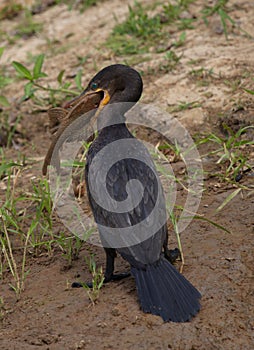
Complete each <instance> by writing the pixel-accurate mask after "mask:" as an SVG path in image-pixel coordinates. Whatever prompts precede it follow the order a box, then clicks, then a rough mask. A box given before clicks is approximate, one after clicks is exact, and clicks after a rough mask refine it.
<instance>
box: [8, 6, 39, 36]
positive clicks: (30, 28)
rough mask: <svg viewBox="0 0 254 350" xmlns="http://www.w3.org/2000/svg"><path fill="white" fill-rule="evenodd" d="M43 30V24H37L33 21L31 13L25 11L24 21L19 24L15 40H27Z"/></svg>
mask: <svg viewBox="0 0 254 350" xmlns="http://www.w3.org/2000/svg"><path fill="white" fill-rule="evenodd" d="M42 28H43V24H42V23H37V22H35V21H34V20H33V16H32V14H31V12H30V11H28V10H25V12H24V20H23V21H22V22H21V23H19V24H18V25H17V26H16V28H15V39H17V38H19V37H22V38H24V39H27V38H29V37H31V36H33V35H34V34H36V33H38V32H40V31H41V30H42Z"/></svg>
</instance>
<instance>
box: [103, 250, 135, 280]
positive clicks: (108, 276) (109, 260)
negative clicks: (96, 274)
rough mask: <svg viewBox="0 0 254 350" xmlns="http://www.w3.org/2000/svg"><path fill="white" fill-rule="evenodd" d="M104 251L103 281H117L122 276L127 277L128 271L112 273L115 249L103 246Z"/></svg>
mask: <svg viewBox="0 0 254 350" xmlns="http://www.w3.org/2000/svg"><path fill="white" fill-rule="evenodd" d="M104 249H105V252H106V271H105V274H104V282H103V283H108V282H110V281H119V280H121V279H123V278H126V277H129V276H130V273H129V272H125V273H118V274H114V267H115V266H114V263H115V257H116V250H115V249H113V248H104Z"/></svg>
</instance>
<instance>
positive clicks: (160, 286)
mask: <svg viewBox="0 0 254 350" xmlns="http://www.w3.org/2000/svg"><path fill="white" fill-rule="evenodd" d="M142 88H143V83H142V79H141V76H140V75H139V73H138V72H137V71H136V70H134V69H132V68H131V67H128V66H125V65H121V64H115V65H111V66H108V67H106V68H104V69H102V70H101V71H100V72H99V73H97V74H96V75H95V76H94V78H93V79H92V80H91V81H90V82H89V84H88V87H87V88H86V90H85V91H84V92H83V93H82V96H88V95H89V94H93V93H96V94H100V95H101V100H100V103H99V106H98V109H97V112H96V114H95V115H96V118H97V128H98V136H97V137H96V138H95V140H94V141H93V143H92V144H91V146H90V148H89V151H88V154H87V164H86V169H85V175H86V186H87V193H88V197H89V202H90V205H91V208H92V212H93V215H94V219H95V221H96V223H97V225H98V229H99V233H100V237H101V241H102V244H103V246H104V249H105V251H106V271H105V282H109V281H111V280H114V279H118V278H122V277H124V275H120V276H119V275H114V259H115V257H116V252H118V253H119V254H120V255H121V256H122V257H123V258H124V259H125V260H127V261H128V262H129V263H130V266H131V273H132V275H133V276H134V278H135V281H136V286H137V292H138V298H139V301H140V304H141V308H142V310H143V311H144V312H147V313H151V314H154V315H159V316H161V317H162V318H163V320H164V321H173V322H185V321H189V320H190V319H191V318H192V316H194V315H196V314H197V312H198V311H199V309H200V303H199V299H200V297H201V295H200V293H199V292H198V290H197V289H196V288H195V287H194V286H193V285H192V284H191V283H190V282H189V281H188V280H187V279H186V278H185V277H184V276H183V275H182V274H180V273H179V272H178V271H177V270H176V268H175V267H174V266H173V265H172V264H171V263H170V262H169V260H171V258H172V254H171V253H172V251H169V250H168V248H167V240H168V239H167V238H168V232H167V226H166V223H165V222H166V221H165V220H164V217H165V216H166V207H165V201H164V197H163V191H162V187H161V183H160V180H159V177H158V176H157V173H156V169H155V166H154V164H153V161H152V159H151V157H150V154H149V152H148V150H147V149H146V148H145V146H144V145H143V144H142V143H141V142H140V141H138V140H137V139H136V138H134V136H133V135H132V134H131V133H130V131H129V130H128V128H127V126H126V124H125V117H124V114H125V112H126V111H127V110H128V109H129V108H131V107H132V106H133V105H134V104H135V103H136V102H137V101H138V100H139V98H140V96H141V93H142ZM117 141H118V142H123V150H120V148H121V147H120V148H118V146H116V147H115V146H114V144H113V142H117ZM128 141H130V143H129V142H128ZM118 144H119V143H117V145H118ZM131 144H132V145H131ZM110 145H113V147H112V148H111V152H112V149H113V152H112V154H111V155H109V158H108V159H110V157H111V156H112V157H113V158H114V157H115V156H116V158H117V155H118V153H119V154H120V155H121V152H126V153H127V156H125V157H123V158H124V159H118V160H117V161H116V162H115V163H114V164H113V165H112V166H110V169H109V170H108V173H107V175H106V178H105V182H106V183H105V186H106V189H107V191H108V194H109V195H110V197H111V198H112V199H113V200H114V201H116V203H119V205H120V204H121V202H123V201H126V200H127V199H128V196H130V195H133V194H134V195H135V192H136V193H137V195H138V194H140V193H141V194H142V199H141V200H140V201H139V202H138V203H136V204H135V207H134V208H132V209H131V210H129V211H128V212H124V211H123V210H122V211H121V210H119V211H118V212H117V211H116V210H115V209H116V207H115V206H112V207H109V208H108V207H107V208H106V207H105V206H104V205H103V204H102V203H101V202H100V198H98V196H97V198H94V193H93V191H94V190H93V189H91V184H94V186H95V190H96V189H97V192H98V193H99V196H100V193H101V192H100V191H101V190H100V186H101V184H102V182H103V176H104V174H103V172H104V171H105V162H107V160H106V161H105V157H104V156H105V153H104V156H103V153H102V154H101V156H98V155H99V154H100V152H103V149H106V147H107V149H110ZM128 145H130V146H128ZM126 147H130V149H129V150H127V151H126ZM128 152H129V153H128ZM132 152H133V154H135V156H134V155H132ZM93 161H95V164H96V166H95V168H93V166H92V163H93ZM134 179H136V180H139V181H140V182H141V183H142V186H143V190H141V192H140V186H137V188H136V187H135V184H134V185H133V183H132V182H131V180H132V181H133V180H134ZM128 182H129V188H128ZM132 185H133V186H132ZM133 187H134V188H133ZM130 188H132V191H131V190H130ZM142 191H143V192H142ZM130 192H131V194H130ZM158 197H160V198H159V209H158V212H157V214H156V215H157V216H156V217H155V219H153V220H151V221H149V219H147V220H146V218H147V217H149V214H151V213H152V210H153V208H154V206H155V205H156V203H157V202H156V201H157V198H158ZM103 200H104V199H102V201H103ZM134 202H135V199H134ZM109 206H110V204H109ZM157 221H158V222H157ZM142 222H145V224H144V225H145V226H140V227H141V228H140V235H141V237H139V234H138V233H137V232H136V233H135V234H133V237H131V236H128V237H127V236H125V232H127V231H125V230H126V229H130V230H131V229H132V228H133V227H137V226H135V225H138V224H140V223H141V225H142ZM157 224H158V225H157ZM156 225H157V226H159V227H157V229H156V231H155V232H153V230H154V227H156ZM142 227H143V228H142ZM141 231H142V232H141ZM128 232H129V231H128ZM115 240H116V241H117V243H116V244H115ZM173 253H174V251H173ZM172 260H173V259H172ZM74 286H75V285H74Z"/></svg>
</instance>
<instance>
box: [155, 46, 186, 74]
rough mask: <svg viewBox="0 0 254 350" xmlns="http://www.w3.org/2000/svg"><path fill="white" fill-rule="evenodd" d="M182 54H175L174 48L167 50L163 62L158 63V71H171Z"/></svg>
mask: <svg viewBox="0 0 254 350" xmlns="http://www.w3.org/2000/svg"><path fill="white" fill-rule="evenodd" d="M181 58H182V55H179V56H178V55H177V54H176V53H175V51H174V50H170V51H168V52H167V53H166V54H165V56H164V60H163V63H161V64H160V65H159V71H160V72H163V73H168V72H170V71H172V70H173V69H174V68H175V67H176V66H177V64H178V63H179V61H180V59H181Z"/></svg>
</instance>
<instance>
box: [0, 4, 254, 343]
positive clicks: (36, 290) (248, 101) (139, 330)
mask: <svg viewBox="0 0 254 350" xmlns="http://www.w3.org/2000/svg"><path fill="white" fill-rule="evenodd" d="M128 3H130V4H132V3H133V2H131V1H130V2H124V1H120V0H113V1H110V2H109V1H103V2H102V3H101V4H100V5H97V6H95V7H91V8H89V9H87V10H86V11H85V12H84V13H83V14H82V13H80V12H79V11H77V10H72V11H69V10H68V8H67V7H66V6H65V5H57V6H52V7H46V8H45V9H44V11H43V12H41V13H38V14H36V15H34V18H35V19H36V20H37V21H40V22H42V23H43V24H44V27H43V31H42V32H41V33H39V34H37V35H36V36H32V37H31V38H27V39H20V40H19V41H17V42H16V43H15V44H12V45H7V47H6V50H5V53H4V55H3V57H2V61H3V63H7V62H10V61H12V60H16V61H20V62H23V63H25V64H26V62H27V59H28V58H27V57H28V56H27V55H28V53H32V55H35V54H39V53H42V52H45V53H46V54H47V59H46V64H45V71H46V73H47V74H48V76H49V78H48V81H49V83H52V82H54V81H56V76H57V74H58V73H59V71H60V70H61V69H65V70H66V75H67V76H69V77H70V79H71V77H72V76H73V75H74V74H75V73H76V72H77V69H78V68H79V67H77V66H76V65H75V64H76V62H77V55H78V56H80V57H84V56H87V61H86V63H85V65H84V75H83V84H84V86H85V84H86V83H87V81H88V80H89V79H90V78H91V77H92V76H93V75H94V73H95V72H96V71H97V70H99V69H100V68H102V67H104V66H106V65H108V64H112V63H116V62H119V63H123V62H124V60H123V59H122V58H118V57H114V56H113V57H112V54H111V52H110V50H108V49H106V48H104V47H103V43H104V41H105V39H106V38H107V36H108V35H109V33H110V32H111V30H112V28H113V26H114V24H115V20H114V17H117V18H118V19H119V21H121V20H123V19H124V18H125V16H126V15H127V13H128V6H127V5H128ZM142 3H152V1H145V2H143V1H142ZM209 3H212V1H211V2H209ZM201 4H202V1H197V2H196V4H194V5H192V6H191V7H190V13H191V14H197V13H199V9H200V8H201ZM229 5H230V8H231V12H230V15H231V17H232V18H234V20H235V21H236V23H237V24H238V25H240V26H241V28H243V29H244V30H245V31H247V32H249V33H251V34H253V33H254V24H253V18H254V4H253V2H252V1H250V0H249V1H239V0H238V1H229ZM19 20H20V19H19V17H17V18H14V19H12V20H6V19H5V20H2V23H1V29H2V30H3V28H5V30H6V31H7V32H9V33H11V32H12V31H13V28H14V24H15V23H17V21H19ZM198 23H199V25H197V24H196V25H195V28H194V29H192V30H187V31H186V38H187V39H186V43H185V44H184V46H183V47H179V48H177V49H176V52H177V53H178V54H179V55H182V58H181V60H180V62H179V64H178V65H177V66H176V67H175V69H174V70H173V71H172V72H169V73H166V72H161V71H159V70H157V71H156V70H155V73H154V74H148V73H147V74H146V72H149V69H152V68H154V67H156V65H157V64H158V61H159V60H160V59H161V58H162V57H163V55H164V54H165V53H163V54H153V53H152V52H151V57H152V59H151V60H150V61H146V60H145V57H144V59H143V60H142V59H140V60H139V63H134V64H133V66H134V67H135V68H136V69H138V70H140V71H144V75H143V79H144V93H143V98H142V102H144V103H146V102H153V103H155V104H157V105H159V106H160V107H162V108H164V109H166V110H167V111H172V106H173V105H174V106H175V105H178V103H179V101H181V102H193V101H198V102H199V103H200V107H198V108H193V109H185V110H180V111H174V112H172V113H173V115H174V116H176V117H177V118H178V119H179V120H180V121H181V122H182V123H183V124H184V125H185V126H186V128H187V129H188V130H189V132H190V133H192V134H193V135H194V134H196V133H197V132H210V131H213V132H215V133H217V134H220V135H223V133H222V131H221V130H222V124H223V122H225V121H226V123H227V124H228V125H229V126H231V127H232V128H235V129H236V130H237V129H239V127H240V126H245V125H253V124H254V116H253V114H254V103H253V99H252V98H251V96H250V95H248V94H246V92H244V91H243V89H241V87H247V88H249V89H252V90H253V72H254V42H253V39H250V38H247V37H246V36H245V35H244V34H243V33H242V32H241V31H239V29H237V28H234V29H233V30H230V31H229V36H228V40H226V39H225V36H224V35H223V32H222V28H221V24H220V21H219V18H217V17H216V16H214V17H213V18H211V20H210V21H209V25H208V26H207V25H205V24H204V23H203V21H202V20H199V22H198ZM178 37H179V32H176V33H172V35H171V36H169V39H168V43H167V45H165V46H166V47H170V45H171V44H172V42H174V41H175V40H176V39H177V38H178ZM50 43H51V44H50ZM3 45H4V43H3V44H1V46H3ZM125 59H126V60H127V62H128V59H131V58H130V57H126V58H125ZM190 62H192V64H191V65H190ZM202 67H203V68H205V70H202V71H201V72H202V74H201V75H198V76H197V75H193V74H190V71H191V70H192V69H195V70H197V69H200V68H202ZM211 69H212V70H213V74H212V75H211V74H209V73H208V72H209V70H211ZM23 84H24V82H23V81H18V82H15V83H13V84H11V85H8V86H7V88H6V89H5V91H4V93H5V95H6V96H7V97H8V98H9V99H10V101H11V102H12V105H13V106H12V108H11V109H10V115H12V116H13V117H14V118H15V116H17V115H22V119H21V122H20V124H19V126H18V130H19V132H20V134H19V136H18V137H19V138H20V139H21V142H20V143H19V144H18V147H14V146H13V147H12V148H10V149H8V150H6V154H7V155H8V157H10V159H17V157H18V154H19V152H21V153H22V154H25V155H26V156H27V157H28V158H29V159H33V161H31V162H30V164H29V166H28V167H27V169H26V170H25V171H24V176H23V177H22V179H20V180H19V182H18V184H17V187H18V186H22V187H23V188H24V189H25V188H26V187H27V188H30V185H29V183H30V179H31V178H33V179H36V178H37V179H38V178H40V177H42V175H41V166H42V161H43V157H44V156H45V153H46V149H47V147H48V145H49V136H48V134H47V132H46V127H45V124H46V120H47V114H46V109H47V108H48V106H45V108H44V111H41V112H38V111H37V112H36V113H34V109H35V107H34V105H33V104H32V103H30V102H29V101H28V102H26V103H23V104H22V105H20V104H19V103H18V100H19V99H20V97H21V95H22V89H23ZM224 136H225V134H224ZM248 137H251V138H252V139H253V134H249V135H248ZM16 146H17V145H16ZM207 147H208V146H206V145H205V146H203V147H201V149H200V152H201V153H202V154H205V153H206V152H207V151H208V149H207ZM15 148H16V149H15ZM250 154H251V157H252V159H250V161H251V162H252V164H253V161H254V153H253V152H252V153H250ZM215 162H216V159H215V158H211V159H209V158H208V159H207V160H206V161H204V164H203V166H204V169H205V181H204V193H203V197H202V201H201V204H200V207H199V210H198V213H199V214H200V215H204V217H206V218H208V219H210V220H213V221H214V222H216V223H217V224H219V225H222V226H223V227H225V228H227V229H228V230H229V231H230V233H227V232H225V231H223V230H221V229H219V228H217V227H215V226H212V225H210V224H209V223H207V222H205V221H202V220H193V221H192V223H191V224H190V225H189V226H188V228H187V229H186V231H185V232H183V233H182V235H181V240H182V245H183V249H184V254H185V266H184V270H183V273H184V275H185V276H186V277H187V278H188V279H189V280H190V281H191V282H192V283H193V284H194V285H195V286H196V287H197V288H198V289H199V291H200V292H201V293H202V300H201V303H202V309H201V311H200V313H199V314H198V315H197V316H196V317H195V318H194V319H193V320H192V321H191V322H189V323H184V324H174V323H163V321H162V320H161V319H160V318H159V317H156V316H152V315H149V314H144V313H143V312H142V311H140V309H139V304H138V300H137V294H136V290H135V283H134V280H133V278H131V277H130V278H128V279H126V280H123V281H121V282H114V283H110V284H107V285H105V286H104V287H103V288H102V289H101V292H100V296H99V299H98V301H97V302H96V304H95V305H92V304H91V301H90V300H89V298H88V296H87V294H86V292H85V290H83V289H82V288H81V289H71V287H70V285H71V282H72V281H74V280H77V277H79V278H80V279H81V280H83V281H87V280H90V279H91V276H90V274H89V271H88V270H87V268H86V264H85V262H84V256H85V255H86V252H87V249H88V247H87V246H84V247H83V248H82V250H81V253H80V256H79V259H78V260H75V261H73V264H72V267H71V268H70V269H66V268H65V266H66V260H65V259H64V257H63V256H62V253H61V252H60V251H59V250H57V249H56V250H55V251H53V252H52V253H51V254H46V253H43V254H41V255H39V256H36V257H33V256H32V255H31V256H29V257H28V261H27V264H28V267H29V271H30V272H29V274H28V276H27V278H26V281H25V290H24V291H23V293H22V294H21V298H20V300H19V301H17V300H16V296H15V294H14V292H13V291H12V290H11V289H10V288H9V283H11V282H12V278H11V274H10V273H8V272H6V273H5V275H4V278H3V280H1V281H0V286H1V290H0V297H1V298H2V302H3V305H2V307H1V320H0V348H1V349H2V350H5V349H6V350H7V349H8V350H14V349H17V350H22V349H37V348H41V349H45V350H46V349H50V350H54V349H57V350H58V349H59V350H60V349H73V350H74V349H107V350H108V349H123V350H125V349H132V350H140V349H149V350H150V349H151V350H154V349H155V350H157V349H158V350H159V349H163V350H164V349H172V350H202V349H206V350H214V349H226V350H236V349H237V350H243V349H244V350H252V349H253V348H254V276H253V270H254V268H253V251H254V215H253V209H254V195H253V191H252V192H251V191H244V190H242V191H241V192H239V194H238V195H237V196H236V197H235V198H234V199H233V200H231V201H230V202H229V203H228V204H227V205H226V206H225V207H224V208H223V209H222V210H220V211H219V212H217V213H216V209H217V208H218V207H219V206H220V205H221V203H223V201H224V200H225V199H226V198H227V197H228V195H229V194H230V193H231V192H233V191H234V190H235V189H236V185H235V184H230V183H227V182H225V181H223V180H222V179H221V178H219V177H218V176H215V173H218V172H220V171H221V168H220V166H219V165H218V164H215ZM175 166H176V168H177V163H176V165H175ZM213 175H214V176H213ZM240 184H241V185H242V186H246V187H248V188H251V186H252V187H253V185H254V177H253V172H246V174H245V173H244V174H243V177H242V179H241V180H240ZM4 195H5V187H4V183H2V185H1V188H0V196H1V198H3V197H4ZM54 222H55V227H54V230H55V232H57V231H59V230H61V229H62V228H61V222H59V220H55V221H54ZM170 230H171V232H172V227H171V226H170ZM170 244H171V246H173V247H174V246H175V244H176V243H175V238H174V237H173V234H172V235H171V239H170ZM90 249H91V250H92V251H93V252H94V253H95V254H96V263H97V264H98V265H103V266H104V252H103V250H102V249H100V248H97V247H90ZM127 269H128V264H126V262H125V261H123V260H122V259H120V258H118V260H117V270H118V271H126V270H127Z"/></svg>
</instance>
